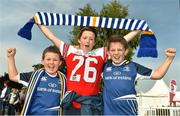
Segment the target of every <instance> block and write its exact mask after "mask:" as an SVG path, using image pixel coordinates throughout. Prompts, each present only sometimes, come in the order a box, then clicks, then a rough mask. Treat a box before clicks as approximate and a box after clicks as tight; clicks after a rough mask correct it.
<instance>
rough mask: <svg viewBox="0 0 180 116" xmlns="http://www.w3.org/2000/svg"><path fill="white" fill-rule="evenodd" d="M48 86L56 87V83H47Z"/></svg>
mask: <svg viewBox="0 0 180 116" xmlns="http://www.w3.org/2000/svg"><path fill="white" fill-rule="evenodd" d="M48 86H49V87H52V88H55V87H57V85H56V83H48Z"/></svg>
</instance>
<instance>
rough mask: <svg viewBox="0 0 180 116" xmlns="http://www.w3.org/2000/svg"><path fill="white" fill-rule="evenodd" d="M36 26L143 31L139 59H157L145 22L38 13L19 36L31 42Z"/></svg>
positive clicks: (154, 40) (150, 31)
mask: <svg viewBox="0 0 180 116" xmlns="http://www.w3.org/2000/svg"><path fill="white" fill-rule="evenodd" d="M34 24H40V25H46V26H53V25H66V26H91V27H99V28H111V29H125V30H131V31H132V30H142V31H143V32H142V34H141V38H140V48H139V51H138V57H157V49H156V48H157V47H156V46H157V42H156V38H155V35H154V33H153V32H152V30H151V29H150V28H149V26H148V24H147V23H146V21H144V20H137V19H124V18H111V17H96V16H78V15H69V14H57V13H46V12H37V13H36V14H35V15H34V17H33V18H32V19H30V20H29V21H28V22H27V23H26V24H25V25H24V26H23V27H22V28H21V29H20V30H19V32H18V35H20V36H21V37H23V38H26V39H28V40H31V36H32V34H31V29H32V27H33V25H34Z"/></svg>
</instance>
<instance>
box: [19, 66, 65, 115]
mask: <svg viewBox="0 0 180 116" xmlns="http://www.w3.org/2000/svg"><path fill="white" fill-rule="evenodd" d="M44 73H45V70H44V69H40V70H36V71H35V72H33V74H32V75H31V80H30V82H29V84H28V90H27V94H26V98H25V102H24V105H23V109H22V111H21V115H30V108H31V104H32V101H33V99H32V98H33V96H34V93H35V90H36V89H37V86H38V85H39V82H40V79H41V77H42V76H43V75H44ZM58 76H59V79H60V82H61V91H60V93H61V95H60V96H62V97H60V102H61V101H62V98H63V95H64V94H65V79H63V76H62V75H61V73H60V72H59V71H58ZM60 104H61V103H60ZM60 104H59V105H60ZM59 114H60V115H62V108H61V107H60V110H59Z"/></svg>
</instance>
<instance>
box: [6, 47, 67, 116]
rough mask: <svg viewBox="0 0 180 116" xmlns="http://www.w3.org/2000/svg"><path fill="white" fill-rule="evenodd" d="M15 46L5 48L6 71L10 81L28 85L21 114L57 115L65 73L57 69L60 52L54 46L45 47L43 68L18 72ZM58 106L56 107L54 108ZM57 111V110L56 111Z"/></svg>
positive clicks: (63, 90) (59, 63)
mask: <svg viewBox="0 0 180 116" xmlns="http://www.w3.org/2000/svg"><path fill="white" fill-rule="evenodd" d="M15 54H16V49H15V48H9V49H8V50H7V57H8V73H9V78H10V80H12V81H15V82H19V83H21V84H23V85H25V86H28V90H27V94H26V99H25V103H24V107H23V109H22V112H21V114H22V115H58V114H61V112H62V109H61V108H60V109H59V107H58V106H59V105H60V102H61V100H62V98H63V95H64V92H65V75H64V74H63V73H61V72H60V71H58V67H59V66H60V65H61V63H62V60H61V54H60V52H59V49H58V48H57V47H55V46H49V47H47V48H46V49H45V50H44V51H43V54H42V61H41V62H42V65H43V66H44V68H43V69H40V70H36V71H34V72H29V73H20V74H19V73H18V71H17V68H16V65H15V58H14V57H15ZM55 107H58V109H56V110H55V109H54V108H55ZM58 111H59V112H58Z"/></svg>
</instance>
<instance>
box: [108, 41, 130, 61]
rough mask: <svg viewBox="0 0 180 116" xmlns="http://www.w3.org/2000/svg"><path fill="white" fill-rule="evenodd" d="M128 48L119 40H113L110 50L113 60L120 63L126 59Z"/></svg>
mask: <svg viewBox="0 0 180 116" xmlns="http://www.w3.org/2000/svg"><path fill="white" fill-rule="evenodd" d="M127 52H128V50H127V49H125V48H124V46H123V45H122V44H121V43H119V42H112V43H111V44H110V48H109V51H108V54H109V56H110V57H111V59H112V62H114V63H115V64H120V63H121V62H123V61H124V59H125V56H126V54H127Z"/></svg>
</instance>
